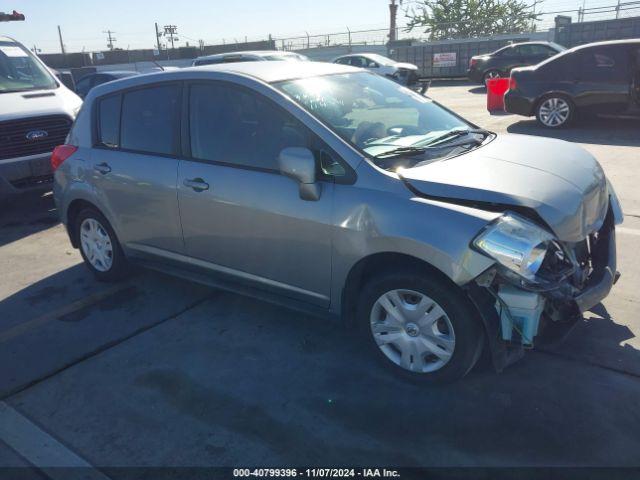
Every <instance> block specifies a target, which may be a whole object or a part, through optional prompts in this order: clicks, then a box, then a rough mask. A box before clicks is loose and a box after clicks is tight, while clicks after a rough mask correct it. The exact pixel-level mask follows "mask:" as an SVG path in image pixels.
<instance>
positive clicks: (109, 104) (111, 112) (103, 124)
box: [98, 95, 122, 148]
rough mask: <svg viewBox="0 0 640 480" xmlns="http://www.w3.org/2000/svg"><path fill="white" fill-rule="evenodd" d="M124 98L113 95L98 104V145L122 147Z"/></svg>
mask: <svg viewBox="0 0 640 480" xmlns="http://www.w3.org/2000/svg"><path fill="white" fill-rule="evenodd" d="M121 101H122V97H121V96H120V95H113V96H110V97H106V98H103V99H101V100H100V101H99V103H98V145H100V146H103V147H108V148H118V147H119V146H120V104H121Z"/></svg>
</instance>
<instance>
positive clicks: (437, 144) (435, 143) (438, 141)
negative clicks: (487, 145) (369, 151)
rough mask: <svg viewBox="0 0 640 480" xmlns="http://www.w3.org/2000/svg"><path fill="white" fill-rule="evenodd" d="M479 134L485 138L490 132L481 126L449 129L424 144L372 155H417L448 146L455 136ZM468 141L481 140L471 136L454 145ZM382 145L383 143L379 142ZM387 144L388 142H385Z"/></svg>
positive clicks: (380, 156) (476, 141)
mask: <svg viewBox="0 0 640 480" xmlns="http://www.w3.org/2000/svg"><path fill="white" fill-rule="evenodd" d="M474 133H477V134H481V135H484V136H485V138H486V137H487V136H488V135H490V134H491V132H489V131H488V130H484V129H482V128H474V129H465V130H451V131H449V132H446V133H443V134H442V135H439V136H437V137H435V138H433V139H431V140H429V142H427V143H426V144H423V145H422V146H420V147H417V146H411V145H409V146H404V147H398V148H394V149H393V150H389V151H387V152H383V153H379V154H378V155H374V157H375V158H387V157H395V156H399V155H419V154H421V153H425V152H426V151H428V150H437V149H441V148H447V147H450V146H451V145H445V143H448V142H449V141H450V140H454V139H456V138H459V137H462V136H464V135H468V134H474ZM470 142H475V143H477V144H481V143H482V141H480V140H478V139H477V138H473V139H471V140H470V141H462V142H459V143H458V144H456V145H466V144H467V143H470ZM380 145H383V144H380ZM387 145H388V144H387Z"/></svg>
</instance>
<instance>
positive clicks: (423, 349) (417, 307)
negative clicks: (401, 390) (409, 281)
mask: <svg viewBox="0 0 640 480" xmlns="http://www.w3.org/2000/svg"><path fill="white" fill-rule="evenodd" d="M369 321H370V327H371V333H372V335H373V338H374V340H375V342H376V344H377V345H378V348H380V350H381V351H382V353H383V354H384V355H385V356H386V357H387V358H388V359H389V360H391V361H392V362H393V363H395V364H396V365H398V366H400V367H402V368H404V369H405V370H409V371H411V372H417V373H430V372H435V371H436V370H439V369H441V368H442V367H443V366H445V365H446V364H447V363H448V362H449V360H450V359H451V357H452V355H453V352H454V349H455V343H456V340H455V334H454V331H453V325H452V324H451V320H450V319H449V317H448V316H447V314H446V312H445V311H444V309H443V308H442V307H441V306H440V305H438V303H436V302H435V301H434V300H433V299H432V298H430V297H429V296H427V295H425V294H423V293H420V292H416V291H413V290H400V289H398V290H391V291H389V292H387V293H385V294H383V295H381V296H380V298H378V300H376V302H375V303H374V304H373V307H372V309H371V314H370V317H369Z"/></svg>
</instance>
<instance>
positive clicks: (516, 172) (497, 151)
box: [399, 135, 609, 242]
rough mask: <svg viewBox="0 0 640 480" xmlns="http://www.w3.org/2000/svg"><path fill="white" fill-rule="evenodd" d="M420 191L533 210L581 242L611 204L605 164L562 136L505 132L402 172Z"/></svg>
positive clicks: (569, 239)
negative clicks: (545, 137)
mask: <svg viewBox="0 0 640 480" xmlns="http://www.w3.org/2000/svg"><path fill="white" fill-rule="evenodd" d="M399 175H400V176H401V178H402V179H403V180H404V181H405V182H406V183H407V184H408V186H409V187H410V188H411V189H412V190H413V191H415V192H417V193H419V194H421V195H424V196H426V197H429V198H435V199H439V200H443V201H451V202H455V203H471V204H477V205H478V206H479V207H480V208H482V207H483V206H484V207H487V208H489V207H491V208H496V207H499V208H504V209H505V210H507V209H508V208H509V207H510V206H512V207H526V208H528V209H533V210H535V212H536V213H537V214H538V216H539V217H540V218H541V219H542V220H544V222H545V223H546V224H547V225H548V226H549V227H550V228H551V229H552V230H553V231H554V233H555V234H556V236H557V237H558V239H559V240H561V241H565V242H578V241H581V240H583V239H584V238H585V237H586V236H587V235H588V234H590V233H592V232H593V231H595V230H597V229H599V228H600V227H601V226H602V222H603V221H604V217H605V215H606V212H607V208H608V205H609V192H608V185H607V180H606V178H605V175H604V172H603V171H602V168H601V167H600V164H599V163H598V162H597V161H596V160H595V158H593V156H591V155H590V154H589V153H588V152H586V151H585V150H583V149H582V148H581V147H578V146H577V145H574V144H572V143H569V142H564V141H561V140H550V139H540V138H534V137H530V136H526V135H500V136H498V137H496V138H495V139H494V140H493V141H490V142H489V143H488V144H485V145H484V146H481V147H479V148H476V149H475V150H472V151H471V152H469V153H466V154H464V155H460V156H457V157H454V158H450V159H447V160H442V161H437V162H433V163H430V164H426V165H423V166H419V167H414V168H409V169H405V170H402V171H400V172H399Z"/></svg>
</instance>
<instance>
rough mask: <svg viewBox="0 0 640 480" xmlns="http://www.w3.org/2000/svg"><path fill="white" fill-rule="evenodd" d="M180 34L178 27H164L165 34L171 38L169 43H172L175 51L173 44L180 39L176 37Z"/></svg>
mask: <svg viewBox="0 0 640 480" xmlns="http://www.w3.org/2000/svg"><path fill="white" fill-rule="evenodd" d="M177 33H178V27H177V26H176V25H165V26H164V34H165V36H168V37H169V41H170V42H171V50H173V49H174V44H173V42H177V41H179V40H180V39H179V38H178V37H176V34H177Z"/></svg>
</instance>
